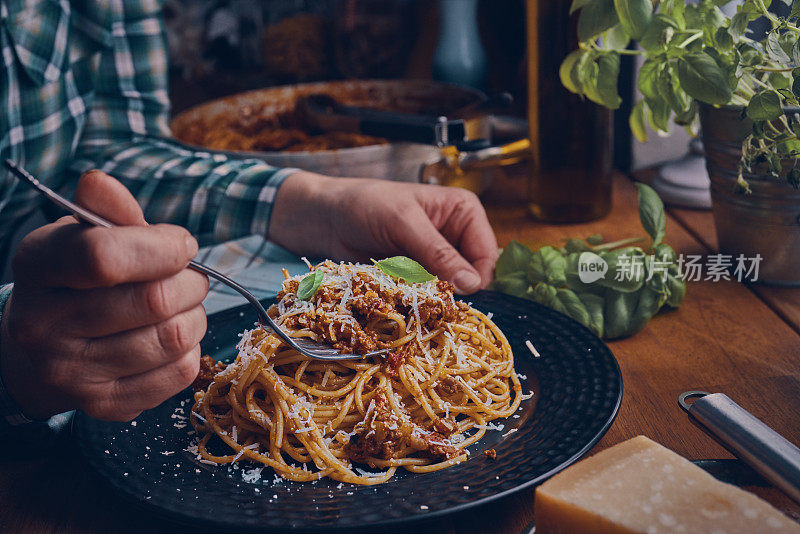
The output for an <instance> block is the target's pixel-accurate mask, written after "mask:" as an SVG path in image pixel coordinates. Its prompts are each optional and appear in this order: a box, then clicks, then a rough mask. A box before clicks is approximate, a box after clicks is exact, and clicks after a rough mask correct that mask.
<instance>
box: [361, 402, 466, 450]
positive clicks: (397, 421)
mask: <svg viewBox="0 0 800 534" xmlns="http://www.w3.org/2000/svg"><path fill="white" fill-rule="evenodd" d="M370 408H371V409H370V410H369V411H367V415H366V417H365V418H364V420H363V421H362V422H360V423H359V424H358V425H356V427H355V429H354V431H355V434H354V435H353V436H351V437H350V441H349V443H348V444H347V448H348V452H349V454H350V456H351V457H352V458H353V459H354V460H358V461H366V462H367V463H369V458H380V459H383V460H389V459H392V458H398V457H401V456H403V455H404V454H403V451H406V450H407V449H408V448H411V449H413V450H415V451H418V452H420V453H421V454H422V455H424V456H427V457H428V458H431V459H434V460H440V461H444V460H447V459H449V458H453V457H454V456H456V455H457V454H458V449H456V448H455V447H453V445H452V444H451V443H450V440H449V439H448V438H449V437H450V436H451V435H452V434H453V432H455V430H456V428H457V425H456V423H455V421H453V420H452V419H449V418H448V419H442V418H439V419H437V420H436V421H435V422H434V423H433V424H432V428H423V427H421V426H419V425H417V424H414V423H413V422H411V421H409V420H408V419H405V418H401V417H398V415H397V414H395V413H394V412H393V411H392V409H391V407H390V405H389V402H388V401H387V400H386V398H385V397H384V396H383V395H376V396H375V399H374V404H373V405H372V406H371V407H370Z"/></svg>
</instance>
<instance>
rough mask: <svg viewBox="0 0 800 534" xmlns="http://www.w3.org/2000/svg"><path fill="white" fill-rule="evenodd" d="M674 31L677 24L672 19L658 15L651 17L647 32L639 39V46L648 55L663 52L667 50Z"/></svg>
mask: <svg viewBox="0 0 800 534" xmlns="http://www.w3.org/2000/svg"><path fill="white" fill-rule="evenodd" d="M676 29H678V23H677V22H676V21H675V20H674V19H672V18H671V17H667V16H665V15H662V14H660V13H659V14H657V15H656V16H655V17H653V20H652V21H651V22H650V25H649V26H648V27H647V31H646V32H645V33H644V35H643V36H642V38H641V39H639V45H640V46H641V47H642V48H644V49H645V50H646V51H647V52H650V53H657V52H660V51H663V50H665V49H666V48H667V44H668V43H669V42H670V40H671V39H672V36H673V35H674V34H675V30H676Z"/></svg>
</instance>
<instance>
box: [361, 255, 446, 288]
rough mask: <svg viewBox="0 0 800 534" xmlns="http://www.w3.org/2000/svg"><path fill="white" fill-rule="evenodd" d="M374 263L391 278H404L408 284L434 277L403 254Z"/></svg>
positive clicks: (419, 282) (426, 280)
mask: <svg viewBox="0 0 800 534" xmlns="http://www.w3.org/2000/svg"><path fill="white" fill-rule="evenodd" d="M375 265H376V266H377V267H378V269H380V270H381V271H383V273H384V274H386V275H388V276H391V277H392V278H398V279H402V280H405V282H406V283H408V284H421V283H423V282H428V281H430V280H433V279H435V278H436V277H435V276H433V275H432V274H431V273H429V272H428V271H426V270H425V267H423V266H422V265H420V264H419V263H417V262H415V261H414V260H412V259H411V258H407V257H405V256H393V257H391V258H386V259H385V260H381V261H379V262H377V263H375Z"/></svg>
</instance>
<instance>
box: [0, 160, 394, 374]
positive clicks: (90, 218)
mask: <svg viewBox="0 0 800 534" xmlns="http://www.w3.org/2000/svg"><path fill="white" fill-rule="evenodd" d="M5 163H6V167H8V169H9V170H10V171H11V172H12V173H13V174H14V175H15V176H16V177H17V178H19V179H20V180H22V181H23V182H25V183H27V184H28V185H30V186H31V187H33V188H34V189H36V191H38V192H39V193H41V194H43V195H44V196H46V197H47V198H48V199H50V200H51V201H52V202H53V203H54V204H56V205H58V206H60V207H62V208H64V209H65V210H67V211H70V212H71V213H72V214H73V215H75V216H76V217H78V218H79V219H80V220H82V221H84V222H86V223H88V224H91V225H94V226H102V227H105V228H111V227H112V226H114V225H113V224H112V223H110V222H109V221H107V220H105V219H104V218H102V217H100V216H99V215H97V214H96V213H93V212H91V211H89V210H87V209H86V208H83V207H81V206H78V205H77V204H75V203H74V202H71V201H69V200H67V199H66V198H64V197H62V196H61V195H59V194H58V193H56V192H55V191H53V190H52V189H50V188H49V187H47V186H45V185H43V184H42V183H41V182H39V180H37V179H36V178H34V177H33V176H31V174H30V173H29V172H28V171H26V170H25V169H23V168H22V167H20V166H19V165H17V163H16V162H14V161H12V160H10V159H6V160H5ZM189 268H190V269H194V270H195V271H198V272H201V273H203V274H206V275H208V276H210V277H212V278H214V279H216V280H219V281H220V282H222V283H223V284H225V285H227V286H228V287H230V288H231V289H233V290H235V291H237V292H238V293H239V294H241V295H242V296H243V297H244V298H245V299H247V302H249V303H250V305H251V306H252V307H253V308H255V310H256V313H257V314H258V322H259V323H261V324H262V325H263V326H264V327H266V328H268V329H269V330H271V331H272V332H274V333H275V334H276V335H277V336H278V337H280V338H281V339H282V340H283V341H284V342H286V344H287V345H289V346H290V347H292V348H293V349H295V350H297V351H299V352H301V353H303V354H305V355H306V356H308V357H309V358H314V359H316V360H328V361H338V360H356V359H359V360H360V359H362V358H368V357H370V356H376V355H379V354H385V353H387V352H389V349H382V350H376V351H372V352H368V353H367V354H364V355H359V354H342V353H340V352H339V351H338V350H336V349H334V348H332V347H330V346H328V345H325V344H324V343H318V342H316V341H312V340H310V339H306V338H293V337H290V336H289V335H288V334H287V333H286V332H284V331H283V330H281V328H280V327H279V326H278V325H277V324H276V323H275V321H273V320H272V318H271V317H270V316H269V315H267V310H265V309H264V306H262V305H261V303H260V302H259V301H258V299H257V298H256V296H255V295H253V294H252V293H250V291H248V290H247V289H245V288H244V287H242V286H241V285H239V284H238V283H236V282H234V281H233V280H231V279H230V278H228V277H227V276H225V275H224V274H222V273H219V272H217V271H215V270H214V269H212V268H210V267H208V266H206V265H203V264H202V263H198V262H196V261H190V262H189Z"/></svg>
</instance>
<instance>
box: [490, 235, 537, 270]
mask: <svg viewBox="0 0 800 534" xmlns="http://www.w3.org/2000/svg"><path fill="white" fill-rule="evenodd" d="M531 258H533V251H532V250H531V249H529V248H528V247H526V246H525V245H523V244H522V243H520V242H519V241H511V243H509V244H508V246H507V247H505V248H504V249H503V251H502V252H501V253H500V257H499V258H498V259H497V265H496V266H495V270H494V273H495V276H496V277H497V278H503V277H506V276H512V275H514V276H516V275H517V274H520V273H521V275H522V276H525V270H526V269H527V268H528V264H529V263H530V262H531Z"/></svg>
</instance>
